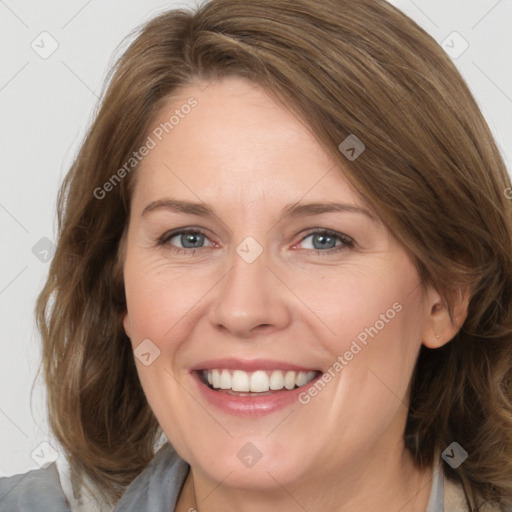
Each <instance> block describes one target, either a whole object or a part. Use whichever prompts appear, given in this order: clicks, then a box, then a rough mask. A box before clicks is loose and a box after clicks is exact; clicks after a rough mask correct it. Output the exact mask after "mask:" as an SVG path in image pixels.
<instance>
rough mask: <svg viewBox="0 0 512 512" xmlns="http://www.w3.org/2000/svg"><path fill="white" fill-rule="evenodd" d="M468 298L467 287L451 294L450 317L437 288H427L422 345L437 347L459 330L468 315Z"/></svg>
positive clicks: (446, 341) (468, 291) (450, 338)
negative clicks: (425, 317)
mask: <svg viewBox="0 0 512 512" xmlns="http://www.w3.org/2000/svg"><path fill="white" fill-rule="evenodd" d="M469 299H470V290H469V287H466V288H465V289H462V288H461V289H459V291H458V293H455V294H454V296H453V319H452V318H450V313H449V311H448V306H447V305H446V304H445V302H444V300H443V298H442V297H441V295H440V294H439V292H438V291H437V290H435V289H434V288H432V287H430V286H429V288H428V290H427V307H428V309H429V311H428V313H427V319H426V323H425V329H424V331H423V345H425V346H426V347H428V348H439V347H442V346H443V345H445V344H446V343H448V342H449V341H450V340H452V339H453V338H454V337H455V335H456V334H457V333H458V332H459V330H460V328H461V327H462V324H463V323H464V321H465V320H466V317H467V315H468V305H469Z"/></svg>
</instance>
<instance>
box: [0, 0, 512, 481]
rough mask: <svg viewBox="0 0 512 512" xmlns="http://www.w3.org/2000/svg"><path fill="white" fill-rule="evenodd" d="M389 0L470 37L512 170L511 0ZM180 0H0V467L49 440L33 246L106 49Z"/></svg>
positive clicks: (473, 81) (3, 471)
mask: <svg viewBox="0 0 512 512" xmlns="http://www.w3.org/2000/svg"><path fill="white" fill-rule="evenodd" d="M391 3H393V4H394V5H396V6H397V7H399V8H400V9H402V10H403V11H404V12H405V13H406V14H408V15H409V16H410V17H412V18H413V19H414V20H415V21H417V22H418V23H419V24H420V25H421V26H422V27H423V28H424V29H425V30H426V31H427V32H428V33H430V34H431V35H432V36H433V37H434V39H436V41H438V42H439V43H440V44H441V43H442V42H443V41H444V40H445V39H446V38H447V36H449V35H450V34H451V33H452V32H453V31H457V32H458V33H459V34H460V35H461V36H462V37H463V38H464V39H465V40H466V41H467V42H468V43H469V47H468V49H467V50H466V51H465V52H464V53H462V55H460V56H459V57H457V58H454V62H455V64H456V65H457V67H458V69H459V70H460V72H461V73H462V75H463V76H464V78H465V79H466V81H467V82H468V83H469V86H470V88H471V90H472V92H473V94H474V95H475V97H476V99H477V101H478V103H479V105H480V107H481V109H482V111H483V113H484V115H485V117H486V119H487V120H488V122H489V125H490V127H491V130H492V131H493V133H494V135H495V137H496V140H497V142H498V145H499V147H500V149H501V152H502V155H503V157H504V158H505V161H506V163H507V166H508V169H509V170H510V169H511V167H512V165H511V162H512V58H511V55H512V31H511V30H510V22H511V21H512V2H511V1H509V0H471V1H468V0H414V1H412V0H392V2H391ZM187 5H194V2H171V1H168V2H163V1H159V2H158V1H155V0H145V1H144V2H143V1H142V0H139V1H135V0H131V1H129V2H127V1H126V0H125V1H124V2H123V1H121V0H108V1H107V0H104V1H100V0H89V1H87V0H67V1H64V0H52V1H51V2H44V3H43V2H40V1H36V0H27V1H16V0H0V44H1V49H2V50H1V51H2V66H1V67H0V108H1V113H0V115H1V120H2V122H1V125H0V130H1V136H0V154H1V165H0V180H1V181H0V183H1V187H0V233H1V235H2V244H1V247H2V251H1V263H0V347H1V357H0V434H1V435H0V476H7V475H12V474H16V473H22V472H25V471H27V470H29V469H37V468H39V465H38V463H37V462H36V461H37V457H34V459H33V458H32V457H31V453H33V452H34V450H36V448H37V447H38V446H39V444H40V443H41V442H45V441H50V443H51V444H53V446H55V447H57V445H56V443H55V442H54V441H52V440H51V437H50V435H49V430H48V426H47V422H46V413H45V406H44V388H43V386H42V385H41V383H42V376H40V377H39V379H38V381H37V383H36V386H35V387H34V392H33V396H32V398H31V395H30V393H31V386H32V383H33V381H34V378H35V375H36V371H37V367H38V365H39V361H40V340H39V336H38V333H37V331H36V329H35V323H34V314H33V310H34V306H35V300H36V297H37V294H38V293H39V291H40V290H41V288H42V286H43V283H44V280H45V277H46V273H47V271H48V262H44V261H41V260H40V259H39V258H38V257H36V255H35V254H34V253H33V252H32V248H33V247H34V245H35V244H36V243H38V242H39V241H40V240H41V239H42V238H43V237H47V238H48V239H50V240H51V241H55V233H56V215H55V201H56V196H57V190H58V187H59V185H60V183H61V181H62V178H63V176H64V175H65V173H66V172H67V170H68V168H69V166H70V164H71V162H72V159H73V157H74V155H75V154H76V151H77V148H78V144H79V143H80V141H81V139H82V137H83V135H84V132H85V129H86V127H87V126H88V125H89V123H90V121H91V118H92V113H93V109H94V107H95V106H96V103H97V96H98V95H99V93H100V89H101V85H102V83H103V80H104V78H105V75H106V72H107V70H108V69H109V67H110V66H111V64H112V63H113V60H112V59H113V56H114V55H115V56H117V55H119V51H117V52H116V48H117V47H118V45H119V44H121V42H122V39H123V38H124V37H125V36H126V35H128V34H129V32H130V31H131V30H132V29H134V28H135V27H136V26H137V25H139V24H140V23H142V22H144V21H146V20H148V19H149V18H151V17H152V16H153V15H155V14H156V13H158V12H161V11H163V10H166V9H168V8H171V7H174V6H179V7H186V6H187ZM44 31H46V32H48V33H49V34H51V37H52V38H54V39H55V40H56V41H57V42H58V48H57V50H56V51H55V52H54V53H53V54H52V55H51V56H49V57H48V58H47V59H43V58H41V57H40V56H39V55H38V54H37V53H36V52H35V51H34V50H33V49H32V47H31V44H32V42H33V41H34V40H35V44H39V45H40V46H42V45H43V44H45V48H46V49H48V48H50V44H51V41H50V40H49V39H46V40H45V41H46V42H45V43H41V42H40V41H41V37H40V34H41V33H42V32H44ZM448 41H449V40H448ZM458 44H459V43H457V42H455V43H454V45H455V49H457V48H458V47H457V45H458ZM123 48H124V46H123ZM114 52H115V53H114ZM39 243H43V244H44V242H39ZM41 254H42V255H43V256H44V254H43V253H41ZM45 446H46V445H45ZM37 450H38V451H36V453H41V448H37ZM44 450H47V451H48V449H47V448H44V449H43V451H44ZM47 455H48V453H47ZM50 455H51V454H50Z"/></svg>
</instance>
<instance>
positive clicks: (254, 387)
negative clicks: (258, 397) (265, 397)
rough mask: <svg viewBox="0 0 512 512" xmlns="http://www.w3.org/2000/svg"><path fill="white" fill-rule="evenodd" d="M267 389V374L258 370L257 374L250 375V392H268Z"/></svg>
mask: <svg viewBox="0 0 512 512" xmlns="http://www.w3.org/2000/svg"><path fill="white" fill-rule="evenodd" d="M268 388H269V378H268V375H267V372H265V371H263V370H258V371H257V372H253V374H252V375H251V385H250V389H251V391H252V392H256V393H262V392H265V391H268Z"/></svg>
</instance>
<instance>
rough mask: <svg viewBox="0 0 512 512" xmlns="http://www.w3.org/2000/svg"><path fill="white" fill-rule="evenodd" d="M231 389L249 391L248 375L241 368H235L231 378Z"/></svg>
mask: <svg viewBox="0 0 512 512" xmlns="http://www.w3.org/2000/svg"><path fill="white" fill-rule="evenodd" d="M231 389H232V390H233V391H249V375H248V374H247V373H246V372H244V371H242V370H235V371H234V372H233V377H232V378H231Z"/></svg>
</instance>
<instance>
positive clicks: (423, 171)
mask: <svg viewBox="0 0 512 512" xmlns="http://www.w3.org/2000/svg"><path fill="white" fill-rule="evenodd" d="M226 76H241V77H245V78H247V79H249V80H251V81H253V82H255V83H257V84H260V85H261V86H263V87H265V88H266V89H267V90H268V91H269V92H271V93H273V94H274V95H275V97H276V98H278V99H279V101H281V102H282V104H284V105H285V106H286V107H287V108H289V109H290V110H291V111H293V112H294V113H295V114H296V115H297V116H298V117H299V119H301V120H302V121H303V122H304V123H305V124H306V125H307V126H308V127H310V129H311V130H312V131H313V133H314V134H315V135H316V136H317V138H318V140H319V142H320V143H321V144H322V145H323V147H324V148H325V149H326V151H328V152H329V153H330V154H331V155H332V156H333V158H335V159H336V161H338V162H339V163H340V164H341V166H342V167H343V168H344V169H345V176H346V177H347V179H349V181H350V182H351V183H352V184H353V186H354V187H355V188H356V190H357V191H358V192H359V193H360V194H361V195H362V197H363V198H364V199H365V200H366V201H368V203H369V204H371V206H372V208H373V209H374V210H375V211H376V212H377V213H378V215H379V216H380V217H381V219H382V220H383V221H384V222H385V224H386V225H387V226H388V228H389V229H390V230H391V232H392V233H393V234H394V235H395V236H396V237H397V238H398V239H399V240H400V241H401V242H402V243H403V244H404V246H405V247H406V248H407V249H408V250H410V251H411V253H412V254H413V255H414V257H415V259H416V263H417V266H418V270H419V272H420V275H421V277H422V278H423V281H424V282H425V283H427V282H429V283H432V284H433V285H434V286H435V287H436V288H437V289H438V290H439V291H440V292H441V293H442V294H443V296H444V297H445V298H446V301H447V304H448V305H449V306H450V308H451V307H452V301H451V298H453V294H454V293H456V291H457V290H459V289H460V288H461V287H465V286H466V285H467V286H469V287H470V289H471V300H470V302H469V313H468V317H467V320H466V321H465V323H464V325H463V326H462V328H461V329H460V331H459V332H458V334H457V335H456V336H455V337H454V338H453V339H452V340H451V341H450V342H449V343H447V344H446V345H445V346H443V347H442V348H439V349H436V350H432V349H428V348H426V347H425V346H422V348H421V350H420V354H419V357H418V360H417V365H416V367H415V370H414V374H413V378H412V385H411V397H410V410H409V416H408V421H407V425H406V429H405V433H404V442H405V444H406V446H407V448H408V449H409V450H410V452H411V453H412V455H413V457H414V460H415V462H416V463H417V465H418V466H426V465H430V464H432V462H433V457H434V453H435V451H436V449H440V450H443V449H444V448H445V447H447V446H448V445H449V444H450V443H451V442H453V441H456V442H458V443H459V444H460V445H461V446H462V447H463V448H464V449H465V450H466V451H467V452H468V454H469V457H468V458H467V460H466V461H465V462H464V463H463V464H462V465H461V466H459V468H458V469H456V470H455V469H452V468H450V467H449V466H447V465H445V466H444V470H445V472H446V474H447V475H448V476H449V477H451V478H454V479H458V480H460V481H461V482H462V483H463V486H464V488H465V491H466V495H467V500H468V504H469V505H470V509H471V510H476V509H477V506H478V500H483V501H486V502H494V503H499V504H501V505H510V504H511V503H512V439H511V438H512V404H511V396H512V388H511V386H512V384H511V382H512V381H511V377H512V372H511V368H512V329H511V327H512V295H511V293H512V202H511V201H509V200H507V198H506V197H505V193H504V191H505V189H507V187H510V179H509V177H508V175H507V171H506V168H505V165H504V163H503V160H502V158H501V156H500V154H499V151H498V149H497V147H496V145H495V142H494V140H493V137H492V134H491V132H490V130H489V127H488V125H487V123H486V121H485V119H484V118H483V116H482V114H481V112H480V110H479V108H478V106H477V104H476V102H475V100H474V98H473V97H472V95H471V93H470V91H469V89H468V87H467V85H466V84H465V82H464V80H463V79H462V77H461V76H460V74H459V72H458V71H457V69H456V68H455V66H454V65H453V63H452V62H451V60H450V58H449V57H448V56H447V55H446V54H445V53H444V51H443V50H442V49H441V48H440V46H439V45H438V44H437V43H436V42H435V41H434V40H433V38H432V37H430V36H429V35H428V34H427V33H426V32H425V31H424V30H423V29H421V28H420V27H419V26H418V25H417V24H416V23H415V22H414V21H412V20H411V19H409V18H408V17H407V16H405V15H404V14H403V13H402V12H400V11H399V10H398V9H396V8H395V7H393V6H392V5H390V4H388V3H387V2H386V1H385V0H359V1H357V2H353V1H351V0H321V1H319V0H293V1H290V0H272V1H270V0H248V1H243V2H242V1H236V0H213V1H211V2H209V3H206V4H204V5H201V6H200V7H198V9H197V10H196V11H193V12H188V11H185V10H172V11H168V12H166V13H163V14H161V15H159V16H157V17H156V18H154V19H153V20H151V21H149V22H148V23H146V24H145V25H144V26H143V27H142V28H141V30H140V33H138V34H137V37H136V39H135V40H134V41H133V42H132V43H131V44H130V46H129V47H128V48H127V50H126V51H125V52H124V54H123V55H122V56H121V58H120V59H119V60H118V62H117V63H116V65H115V67H114V68H113V69H112V71H111V74H110V75H109V78H108V81H107V82H106V84H105V87H106V91H105V92H104V94H103V95H102V98H103V99H102V104H101V106H100V107H99V109H98V112H97V114H96V117H95V119H94V121H93V123H92V126H91V127H90V129H89V131H88V134H87V136H86V138H85V140H84V142H83V144H82V146H81V149H80V151H79V153H78V156H77V157H76V160H75V161H74V163H73V165H72V167H71V169H70V171H69V173H68V174H67V175H66V177H65V179H64V182H63V184H62V188H61V190H60V192H59V197H58V226H59V240H58V246H57V250H56V253H55V256H54V258H53V261H52V263H51V267H50V271H49V276H48V280H47V282H46V285H45V287H44V289H43V290H42V292H41V294H40V296H39V298H38V301H37V306H36V315H37V322H38V326H39V329H40V331H41V334H42V339H43V365H44V371H45V379H46V383H47V387H48V405H49V415H50V424H51V428H52V430H53V432H54V433H55V435H56V437H57V439H58V440H59V442H60V443H61V444H62V446H63V447H64V449H65V450H66V452H67V454H68V456H69V460H70V463H71V467H72V469H73V472H74V473H76V474H77V475H82V476H84V475H85V476H87V477H88V478H91V479H92V481H93V482H94V483H95V484H96V486H97V489H98V490H99V491H100V492H101V493H102V494H103V495H104V497H105V498H106V499H107V500H109V501H110V502H111V503H115V501H116V500H117V499H118V498H119V497H120V495H121V494H122V492H123V490H124V489H125V487H126V486H127V485H128V484H129V483H130V482H131V481H132V480H133V478H134V477H135V476H137V475H138V474H139V473H140V472H141V471H142V470H143V469H144V467H145V466H146V465H147V463H148V462H149V461H150V460H151V458H152V457H153V455H154V447H155V440H156V439H157V437H158V436H159V434H161V430H160V428H159V426H158V424H157V421H156V419H155V417H154V415H153V413H152V411H151V409H150V407H149V405H148V403H147V401H146V398H145V395H144V393H143V390H142V388H141V385H140V383H139V380H138V376H137V371H136V367H135V363H134V357H133V352H132V349H131V344H130V342H129V340H128V338H127V336H126V334H125V332H124V329H123V325H122V317H123V315H124V313H125V311H126V303H125V297H124V288H123V279H122V259H123V258H122V251H121V250H120V248H121V247H122V246H121V243H122V241H123V240H124V236H125V234H126V227H127V224H128V218H129V217H128V216H129V208H130V196H131V191H132V189H133V179H134V176H135V175H136V171H135V170H134V171H133V172H129V173H127V175H126V177H124V178H123V179H122V180H120V182H119V184H118V185H117V186H114V187H112V190H110V191H109V192H108V193H106V194H105V195H104V197H103V198H101V199H99V198H98V197H97V196H98V194H95V193H94V191H95V190H98V187H100V188H101V187H102V186H103V184H104V183H106V182H107V181H108V180H109V179H111V177H112V175H113V174H114V173H115V172H116V170H117V169H119V168H121V167H123V165H124V164H125V163H126V162H127V161H128V159H129V158H130V157H131V156H132V153H133V152H134V151H135V150H137V149H138V148H139V147H140V146H141V145H142V144H143V142H144V140H145V138H146V137H147V135H148V133H149V132H150V129H151V128H152V126H151V122H152V120H153V119H154V116H155V114H156V113H157V112H158V111H159V109H160V108H161V106H162V105H163V102H164V101H165V100H166V99H168V98H169V97H170V96H171V95H172V94H173V93H174V92H176V91H177V89H178V88H180V87H182V86H184V85H186V84H189V83H191V82H192V81H194V80H197V79H202V80H214V79H216V78H221V77H226ZM350 134H354V135H356V136H357V137H358V138H359V139H360V140H361V141H363V143H364V144H365V145H366V150H365V151H364V152H363V153H362V154H361V155H360V156H359V157H358V158H357V159H355V160H353V161H349V160H348V159H346V158H345V156H344V155H343V154H342V153H341V152H340V151H339V149H338V145H339V144H340V143H341V142H342V141H343V140H344V139H345V138H346V137H347V136H348V135H350ZM169 136H172V133H171V135H169Z"/></svg>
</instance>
